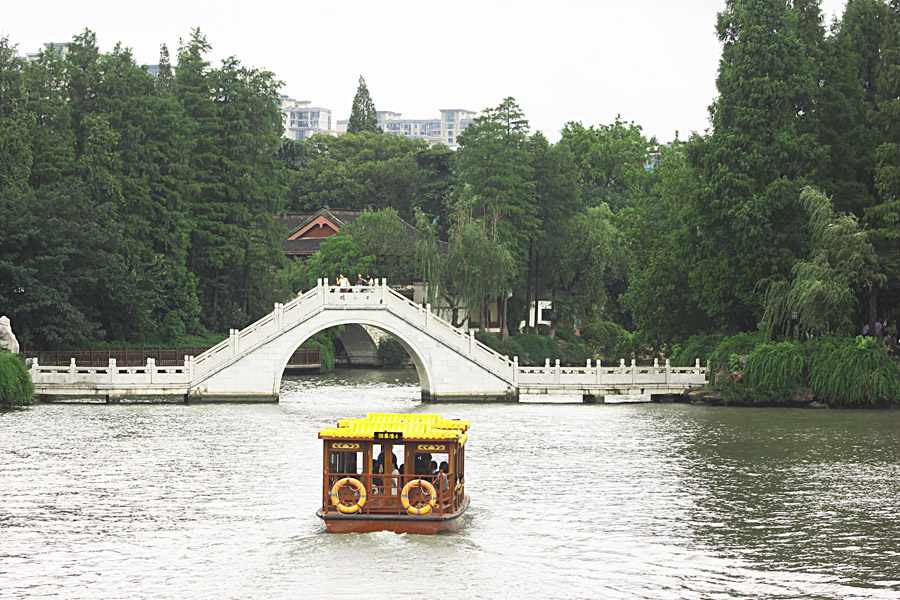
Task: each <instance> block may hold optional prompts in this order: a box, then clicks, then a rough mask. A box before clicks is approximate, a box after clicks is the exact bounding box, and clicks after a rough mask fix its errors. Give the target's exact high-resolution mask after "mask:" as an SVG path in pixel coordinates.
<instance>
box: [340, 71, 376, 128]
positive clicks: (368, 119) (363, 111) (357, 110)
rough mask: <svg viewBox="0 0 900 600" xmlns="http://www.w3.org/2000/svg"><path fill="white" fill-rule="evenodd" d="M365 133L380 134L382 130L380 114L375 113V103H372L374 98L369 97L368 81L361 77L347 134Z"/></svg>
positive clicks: (351, 110)
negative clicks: (379, 122) (379, 124)
mask: <svg viewBox="0 0 900 600" xmlns="http://www.w3.org/2000/svg"><path fill="white" fill-rule="evenodd" d="M363 131H370V132H372V133H379V132H380V129H378V113H377V112H376V111H375V103H374V102H372V96H370V95H369V88H368V87H367V86H366V80H365V79H363V77H362V75H360V76H359V85H358V86H357V88H356V95H355V96H354V97H353V107H352V108H351V109H350V121H349V122H348V123H347V133H360V132H363Z"/></svg>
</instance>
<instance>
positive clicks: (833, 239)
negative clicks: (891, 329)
mask: <svg viewBox="0 0 900 600" xmlns="http://www.w3.org/2000/svg"><path fill="white" fill-rule="evenodd" d="M800 201H801V203H802V204H803V207H804V209H805V210H806V213H807V215H808V216H809V226H810V230H811V237H812V252H811V254H810V256H809V257H808V258H804V259H801V260H798V261H796V262H795V263H794V266H793V268H792V269H791V279H790V280H777V281H773V282H770V283H768V287H767V290H766V310H765V313H764V317H763V321H764V323H765V325H766V328H767V331H768V335H769V336H770V337H771V336H772V334H773V333H774V332H775V331H776V330H781V331H785V332H787V330H788V328H789V326H790V325H791V320H792V311H797V321H798V324H799V326H800V327H801V328H802V329H803V330H805V331H807V332H809V333H810V334H812V335H814V336H820V335H825V334H829V333H842V334H848V333H852V331H853V330H854V329H855V327H854V321H855V319H854V316H855V315H854V309H855V308H856V307H857V306H858V304H859V303H858V300H857V299H858V298H859V297H862V298H865V299H867V300H868V301H869V302H868V303H867V305H866V308H867V312H868V314H867V315H866V316H867V317H868V320H869V321H870V322H871V325H872V330H873V331H874V328H875V315H876V306H875V299H876V298H877V293H878V288H879V287H880V286H881V285H883V284H884V283H885V279H886V278H885V276H884V274H883V273H882V272H881V268H880V266H879V264H878V256H877V255H876V253H875V249H874V248H873V246H872V244H871V242H870V241H869V238H868V235H867V233H866V231H865V230H863V229H862V228H860V226H859V223H858V222H857V219H856V217H855V216H854V215H847V214H843V213H835V212H834V209H833V207H832V203H831V201H830V200H829V199H828V197H827V196H825V194H823V193H822V192H820V191H818V190H815V189H813V188H810V187H807V188H805V189H804V190H803V192H802V194H801V196H800Z"/></svg>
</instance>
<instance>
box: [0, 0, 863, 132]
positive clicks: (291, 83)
mask: <svg viewBox="0 0 900 600" xmlns="http://www.w3.org/2000/svg"><path fill="white" fill-rule="evenodd" d="M845 2H846V0H823V1H822V12H823V13H824V15H825V20H826V22H830V21H831V18H832V16H833V15H835V14H837V15H840V14H841V13H842V12H843V7H844V5H845ZM5 4H6V5H5V6H4V7H3V9H2V11H0V35H5V36H7V37H9V39H10V42H11V43H12V44H17V45H18V50H19V53H20V54H22V55H24V54H25V53H26V52H37V51H38V50H39V49H40V48H41V47H42V46H41V44H42V43H44V42H65V41H70V40H71V38H72V36H73V35H75V34H76V33H79V32H81V31H83V30H84V29H85V28H89V29H91V30H93V31H95V32H96V33H97V40H98V44H99V46H100V49H101V50H102V51H109V50H111V49H112V47H113V46H114V45H115V43H116V42H118V41H121V42H122V43H123V44H124V45H125V46H128V47H130V48H132V51H133V53H134V55H135V58H136V60H137V61H138V62H140V63H145V64H155V63H157V62H158V58H159V46H160V44H162V43H165V44H167V45H168V47H169V52H170V54H171V55H172V61H173V63H174V62H175V55H176V53H177V48H178V42H179V39H180V38H185V39H187V38H188V37H189V35H190V31H191V29H192V28H193V27H200V29H201V31H203V33H204V34H205V35H206V38H207V40H208V41H209V43H210V44H211V45H212V52H211V53H210V55H209V58H210V60H211V62H212V63H213V64H217V63H218V61H219V60H221V59H222V58H224V57H226V56H230V55H234V56H236V57H237V58H238V59H239V60H240V61H241V62H242V63H244V64H245V65H248V66H253V67H257V68H263V69H268V70H271V71H273V72H274V73H275V74H276V76H277V78H278V79H280V80H281V81H283V82H284V87H283V88H282V90H281V91H282V93H284V94H287V95H289V96H291V97H292V98H296V99H298V100H310V101H311V102H312V103H313V105H314V106H324V107H326V108H330V109H331V110H332V115H333V119H334V121H336V120H337V119H346V118H348V117H349V115H350V106H351V104H352V101H353V95H354V94H355V92H356V86H357V82H358V78H359V75H362V76H363V77H365V79H366V83H367V85H368V87H369V91H370V92H371V94H372V99H373V100H374V102H375V107H376V108H377V109H378V110H392V111H395V112H400V113H402V114H403V117H404V118H413V119H425V118H435V117H437V116H438V115H439V113H438V111H439V109H441V108H465V109H470V110H476V111H480V110H483V109H484V108H486V107H492V106H497V105H498V104H500V102H501V101H502V100H503V98H505V97H507V96H513V97H514V98H515V99H516V101H517V102H518V103H519V106H521V107H522V109H523V111H524V112H525V116H526V117H527V118H528V120H529V121H530V123H531V127H532V130H535V129H540V130H541V131H543V132H544V133H545V134H546V135H547V137H549V138H550V139H551V141H555V140H557V139H558V138H559V130H560V129H561V128H562V127H563V125H564V124H565V123H566V122H568V121H581V122H582V123H583V124H584V125H585V126H587V125H596V124H608V123H612V122H613V121H614V120H615V118H616V115H617V114H621V115H622V118H623V119H624V120H626V121H634V122H635V123H637V124H638V125H641V126H642V127H643V129H644V133H645V134H646V135H647V136H648V137H649V136H651V135H656V136H657V137H658V138H659V140H660V141H663V142H665V141H669V140H671V139H672V138H673V137H674V135H675V131H676V130H678V131H679V133H680V136H681V138H682V139H684V138H686V137H687V135H689V134H690V132H691V131H704V130H705V129H707V127H708V126H709V121H708V113H707V107H708V106H709V104H710V103H711V101H712V99H713V97H714V96H715V94H716V88H715V78H716V70H717V68H718V61H719V56H720V53H721V47H720V45H719V42H718V40H717V39H716V36H715V21H716V13H717V12H718V11H720V10H722V9H723V8H724V6H725V1H724V0H555V1H552V2H547V1H543V2H536V1H534V0H518V1H515V2H514V1H512V0H507V1H497V0H480V1H473V0H454V1H450V2H433V1H429V0H389V1H388V0H369V1H364V0H319V1H317V2H304V1H303V0H297V1H294V2H285V1H279V0H257V1H255V2H253V1H250V2H248V1H246V0H243V1H240V2H237V1H235V0H217V1H215V2H212V1H209V0H201V1H197V0H182V1H180V2H176V1H173V0H150V1H149V2H143V3H140V5H132V6H129V7H127V8H126V6H128V4H129V3H125V2H122V1H121V0H82V1H80V2H74V1H72V0H42V1H41V2H37V3H25V2H12V1H11V2H8V3H5ZM333 124H334V123H333Z"/></svg>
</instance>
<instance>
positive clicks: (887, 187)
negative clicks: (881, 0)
mask: <svg viewBox="0 0 900 600" xmlns="http://www.w3.org/2000/svg"><path fill="white" fill-rule="evenodd" d="M883 33H884V37H883V38H882V39H883V42H882V44H881V46H880V48H879V50H880V54H879V55H880V57H881V59H882V60H881V61H880V62H879V63H878V64H877V66H876V67H875V76H874V79H875V93H876V95H877V109H876V111H875V112H874V115H873V119H872V120H873V123H874V125H875V129H876V131H877V137H878V142H879V143H878V146H877V149H876V151H875V173H874V179H875V188H876V190H877V192H878V196H879V202H878V204H876V205H875V206H872V207H871V208H870V209H869V210H867V211H866V221H867V223H868V224H869V227H870V228H871V232H870V238H871V239H872V243H873V244H874V245H875V248H876V249H877V251H878V254H879V256H880V258H881V263H882V267H883V268H884V270H885V272H886V273H887V274H888V277H889V283H888V287H895V286H897V285H898V282H900V229H898V227H897V223H898V222H900V0H891V2H890V5H889V7H888V10H887V12H886V15H885V19H884V29H883Z"/></svg>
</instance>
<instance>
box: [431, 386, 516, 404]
mask: <svg viewBox="0 0 900 600" xmlns="http://www.w3.org/2000/svg"><path fill="white" fill-rule="evenodd" d="M518 401H519V391H518V390H516V389H513V388H509V389H507V390H506V393H505V394H433V393H431V392H428V391H425V390H422V402H423V403H430V404H435V403H441V402H447V403H467V404H489V403H496V404H500V403H507V404H515V403H517V402H518Z"/></svg>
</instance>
